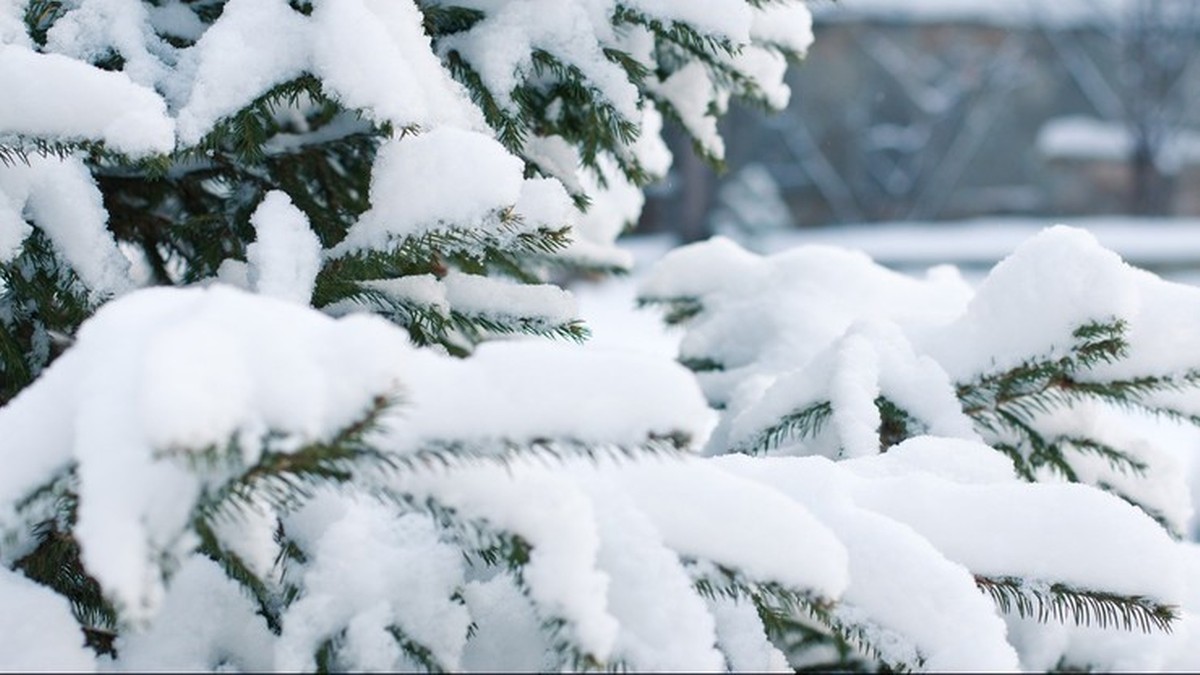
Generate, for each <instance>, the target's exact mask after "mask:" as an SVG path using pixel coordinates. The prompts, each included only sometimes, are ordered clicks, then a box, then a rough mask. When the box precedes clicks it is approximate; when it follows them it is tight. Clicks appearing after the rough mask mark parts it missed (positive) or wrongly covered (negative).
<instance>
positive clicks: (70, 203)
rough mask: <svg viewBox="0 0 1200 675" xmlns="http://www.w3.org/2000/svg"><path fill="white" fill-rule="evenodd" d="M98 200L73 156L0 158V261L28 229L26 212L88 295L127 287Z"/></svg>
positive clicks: (95, 189) (16, 248) (125, 268)
mask: <svg viewBox="0 0 1200 675" xmlns="http://www.w3.org/2000/svg"><path fill="white" fill-rule="evenodd" d="M103 201H104V200H103V197H102V195H101V194H100V189H99V188H98V187H97V186H96V183H95V180H94V179H93V178H92V175H91V174H90V173H89V172H88V170H87V168H86V167H85V166H84V164H83V162H82V161H81V160H80V159H78V158H76V157H69V158H66V159H58V158H54V157H30V158H29V161H28V163H18V164H15V165H12V166H8V165H5V164H3V163H0V263H2V262H8V261H9V260H12V258H13V257H15V256H16V255H17V254H18V253H19V252H20V247H21V244H22V243H23V242H24V241H25V238H26V237H27V236H29V234H30V233H31V232H32V229H31V228H30V226H29V224H28V223H26V222H25V220H24V214H26V213H27V214H28V215H29V217H30V219H31V220H32V221H33V223H34V224H36V225H37V226H38V227H40V228H41V229H42V231H43V232H45V233H46V235H48V236H49V238H50V241H51V242H53V244H54V248H55V250H56V251H57V252H58V254H59V256H60V257H61V258H62V259H63V260H65V261H66V262H67V263H68V264H69V265H70V266H71V268H72V269H74V270H75V273H76V274H78V275H79V278H80V279H81V280H82V281H83V282H84V283H85V284H86V285H87V286H88V288H90V289H91V290H92V292H93V293H94V294H96V295H106V294H117V293H121V292H124V291H126V290H129V289H130V288H131V287H132V286H133V281H132V280H131V279H130V272H129V261H128V260H126V259H125V257H124V256H122V255H121V252H120V251H119V250H118V249H117V244H116V241H114V240H113V236H112V234H111V233H110V232H109V231H108V212H107V211H105V210H104V204H103Z"/></svg>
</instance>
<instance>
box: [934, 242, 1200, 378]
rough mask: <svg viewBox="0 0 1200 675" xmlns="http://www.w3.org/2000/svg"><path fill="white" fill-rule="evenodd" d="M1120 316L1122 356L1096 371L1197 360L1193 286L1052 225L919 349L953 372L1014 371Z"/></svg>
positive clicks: (1136, 371) (1174, 368) (1156, 369)
mask: <svg viewBox="0 0 1200 675" xmlns="http://www.w3.org/2000/svg"><path fill="white" fill-rule="evenodd" d="M1111 319H1120V320H1123V321H1125V322H1126V324H1127V326H1128V333H1127V336H1126V337H1127V339H1128V341H1129V349H1130V352H1129V355H1128V358H1125V359H1122V360H1120V361H1116V362H1113V363H1111V364H1104V365H1101V366H1099V367H1098V368H1097V369H1096V370H1095V371H1094V372H1095V374H1096V376H1097V377H1111V378H1119V377H1135V376H1141V375H1158V374H1168V373H1173V372H1181V371H1186V370H1188V369H1190V368H1195V367H1197V366H1200V355H1196V353H1195V350H1194V345H1195V344H1196V340H1198V339H1200V291H1198V290H1196V289H1195V288H1194V287H1192V286H1185V285H1182V284H1177V283H1172V282H1169V281H1164V280H1162V279H1160V278H1158V277H1157V276H1155V275H1153V274H1151V273H1149V272H1146V271H1144V270H1139V269H1137V268H1135V267H1132V266H1130V265H1128V264H1127V263H1125V262H1124V261H1122V260H1121V258H1120V256H1118V255H1117V254H1116V253H1113V252H1112V251H1109V250H1108V249H1106V248H1104V247H1103V246H1101V245H1100V244H1099V242H1097V241H1096V239H1095V237H1094V236H1093V235H1091V234H1090V233H1088V232H1086V231H1085V230H1080V229H1076V228H1071V227H1066V226H1062V225H1059V226H1056V227H1052V228H1049V229H1047V230H1044V231H1043V232H1042V233H1041V234H1039V235H1037V236H1036V237H1033V238H1031V239H1030V240H1028V241H1026V242H1025V243H1024V244H1022V245H1021V246H1019V247H1017V249H1016V251H1014V252H1013V253H1012V255H1010V256H1009V257H1007V258H1006V259H1004V260H1003V261H1001V262H1000V264H998V265H997V266H996V267H995V269H993V270H992V272H991V273H990V274H989V275H988V276H987V278H986V279H985V280H984V281H983V282H982V283H981V284H980V285H979V289H978V291H977V292H976V294H975V297H974V298H972V300H971V302H970V305H969V306H968V307H967V309H966V311H965V312H964V313H963V316H962V317H960V318H958V319H956V320H955V321H954V322H953V323H952V324H951V325H949V326H946V328H945V329H944V330H942V331H939V332H938V333H931V334H929V336H928V338H927V341H926V346H925V349H926V350H928V351H929V352H930V353H931V354H933V355H934V356H935V357H936V358H937V359H938V361H939V362H940V363H942V364H943V366H944V367H945V368H946V370H947V371H948V372H949V373H950V374H951V375H952V376H954V377H956V378H964V377H970V376H974V375H977V374H979V373H982V372H989V371H997V370H1003V369H1006V368H1011V367H1013V366H1015V365H1017V364H1018V363H1019V361H1020V360H1021V359H1023V358H1027V357H1028V356H1030V355H1035V354H1036V355H1047V356H1050V357H1058V356H1061V355H1063V353H1064V350H1065V348H1067V347H1068V346H1069V344H1070V340H1069V337H1070V335H1071V333H1072V331H1074V330H1075V329H1076V328H1078V327H1080V326H1082V325H1084V324H1086V323H1088V322H1092V321H1106V320H1111Z"/></svg>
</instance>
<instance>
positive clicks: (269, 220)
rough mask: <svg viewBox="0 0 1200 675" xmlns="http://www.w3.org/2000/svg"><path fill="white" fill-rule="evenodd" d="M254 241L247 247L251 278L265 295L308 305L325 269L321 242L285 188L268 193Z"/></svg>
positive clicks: (257, 216)
mask: <svg viewBox="0 0 1200 675" xmlns="http://www.w3.org/2000/svg"><path fill="white" fill-rule="evenodd" d="M250 224H251V225H253V226H254V230H255V239H254V243H252V244H250V245H249V246H247V247H246V262H248V263H249V266H250V269H249V281H250V283H251V284H252V285H253V287H254V289H255V290H257V291H258V292H259V293H262V294H263V295H269V296H271V297H275V298H281V299H283V300H291V301H292V302H298V303H301V304H304V305H307V304H308V302H309V301H310V300H311V299H312V291H313V283H314V282H315V281H316V278H317V273H318V272H320V271H321V242H320V240H318V239H317V235H316V234H315V233H314V232H313V231H312V229H311V228H310V227H309V224H308V218H307V217H305V215H304V212H302V211H301V210H300V209H298V208H296V206H295V205H294V204H292V200H291V199H289V198H288V196H287V195H286V194H284V193H282V192H279V191H274V192H269V193H267V196H266V197H264V198H263V201H262V203H261V204H259V205H258V208H257V209H255V210H254V214H253V215H251V216H250Z"/></svg>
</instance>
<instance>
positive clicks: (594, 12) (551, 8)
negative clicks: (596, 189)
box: [441, 0, 728, 119]
mask: <svg viewBox="0 0 1200 675" xmlns="http://www.w3.org/2000/svg"><path fill="white" fill-rule="evenodd" d="M725 1H726V2H728V0H725ZM593 4H597V5H598V4H601V3H590V2H581V1H579V0H570V1H563V0H526V1H525V2H503V1H497V0H470V1H467V2H463V3H461V5H462V6H465V7H472V8H476V9H481V10H483V11H484V12H485V14H486V15H485V17H484V18H483V19H482V20H481V21H479V22H478V23H477V24H475V25H474V26H472V27H471V28H470V29H469V30H467V31H464V32H462V33H459V34H456V35H452V36H449V37H448V38H447V39H445V40H444V41H443V43H442V46H441V49H442V52H443V53H447V52H449V51H456V52H458V53H459V54H460V55H461V57H462V58H463V59H464V60H465V61H466V62H467V63H468V64H469V65H470V66H471V67H472V68H473V69H474V70H475V71H476V72H477V73H478V74H479V76H480V77H481V78H482V79H483V81H484V83H485V84H486V85H487V87H488V89H489V90H490V91H492V92H494V93H495V94H496V95H497V98H498V103H499V104H500V105H501V106H503V107H505V108H507V109H508V111H509V112H510V113H515V112H516V103H515V101H513V99H512V92H513V90H514V89H515V88H516V87H517V86H518V84H520V83H521V80H522V79H524V78H526V77H532V76H533V75H534V72H535V66H534V61H533V55H532V53H533V51H534V50H540V51H543V52H545V53H547V54H550V55H553V56H554V57H555V58H556V59H558V60H559V61H561V62H562V63H563V64H564V65H566V66H569V67H574V68H575V69H577V70H578V72H580V73H581V74H582V75H583V77H585V78H586V79H587V80H588V81H589V83H590V84H591V85H592V86H593V87H595V91H596V92H597V93H598V94H599V95H600V99H601V101H602V102H604V103H607V104H609V105H611V106H613V108H614V109H615V110H616V111H617V112H618V113H619V114H620V115H621V116H622V117H625V118H626V119H636V116H637V109H638V92H637V87H635V86H634V85H633V84H632V83H631V82H629V79H628V77H627V75H626V74H625V71H624V70H622V69H621V67H620V66H618V65H617V64H615V63H612V62H611V61H609V60H608V59H607V58H605V56H604V52H603V47H604V46H605V43H606V42H607V41H608V40H609V39H610V33H611V31H612V26H611V24H610V23H609V19H608V15H607V14H606V13H603V11H602V10H601V9H600V8H599V7H594V6H593V7H589V5H593ZM604 4H607V3H604Z"/></svg>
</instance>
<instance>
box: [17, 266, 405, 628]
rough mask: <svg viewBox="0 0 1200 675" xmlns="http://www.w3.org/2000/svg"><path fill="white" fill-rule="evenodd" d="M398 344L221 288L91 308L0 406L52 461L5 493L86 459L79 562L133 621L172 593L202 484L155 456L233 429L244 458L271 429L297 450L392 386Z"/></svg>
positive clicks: (372, 325) (199, 446)
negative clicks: (64, 345)
mask: <svg viewBox="0 0 1200 675" xmlns="http://www.w3.org/2000/svg"><path fill="white" fill-rule="evenodd" d="M281 335H282V336H286V339H280V337H281ZM404 343H405V340H404V339H403V338H402V337H400V336H399V335H397V333H396V329H395V328H393V327H391V326H389V325H387V324H385V322H383V321H382V320H379V319H375V318H371V317H361V316H359V317H348V318H346V319H343V320H341V321H338V322H334V321H332V320H330V319H328V318H325V317H323V316H321V315H319V314H317V313H315V312H312V311H311V310H308V309H304V308H300V307H297V306H295V305H292V304H291V303H285V302H279V301H272V300H269V299H267V298H262V297H257V296H250V295H246V294H242V293H239V292H236V291H233V290H231V289H227V288H222V287H212V288H209V289H189V290H176V289H151V290H145V291H141V292H138V293H133V294H130V295H127V296H125V297H124V298H123V299H122V300H120V301H116V302H111V303H109V304H107V305H105V306H104V307H103V308H102V309H101V310H100V311H99V312H97V314H96V315H95V317H94V318H93V319H92V320H90V321H89V322H87V323H86V324H85V325H84V326H83V327H82V328H81V329H80V331H79V335H78V346H77V347H76V348H75V349H73V350H71V351H70V352H69V353H68V354H67V355H65V356H64V357H62V358H61V359H59V360H58V361H56V362H55V364H54V365H53V366H52V367H51V368H50V370H49V372H48V373H47V375H46V377H44V378H43V379H41V380H39V383H38V384H37V385H36V386H34V387H32V388H31V389H29V390H27V392H25V393H23V395H22V396H21V397H19V398H18V399H17V400H16V401H14V402H13V403H12V404H10V405H9V406H7V407H5V408H4V409H2V410H0V430H3V432H2V435H3V436H4V437H6V438H22V437H28V438H29V439H30V443H29V446H32V447H35V448H41V449H42V454H41V456H42V458H43V459H42V461H41V462H40V463H30V464H31V466H29V468H30V469H31V470H30V471H28V472H11V473H8V474H7V475H6V480H5V481H4V484H3V485H0V502H2V503H5V504H9V503H11V502H12V500H13V499H14V497H15V496H17V495H21V494H24V493H27V492H28V491H29V490H31V489H33V488H35V487H37V486H38V485H41V484H43V483H45V482H46V481H47V480H48V479H49V478H50V477H51V474H52V472H54V471H57V470H59V469H60V468H61V467H63V466H65V465H66V463H68V462H71V461H75V462H78V470H77V471H78V475H79V483H80V484H79V494H80V499H81V506H80V509H79V524H78V527H77V529H76V535H77V536H78V538H79V541H80V544H81V546H82V550H83V554H82V555H83V559H84V561H85V563H86V564H87V565H88V569H89V570H90V571H91V572H92V573H93V574H94V575H95V576H96V578H97V579H98V580H99V581H100V583H101V584H102V585H103V586H104V587H105V589H106V590H108V591H109V592H110V593H111V594H112V597H113V599H114V600H115V601H117V602H118V604H120V605H121V606H122V607H124V608H125V609H126V611H128V612H129V614H130V616H131V617H134V618H144V617H147V616H149V615H151V614H152V613H153V612H154V610H155V609H156V608H157V607H158V605H159V604H160V602H161V601H162V594H163V586H162V579H161V578H158V574H157V573H156V572H155V570H154V563H153V562H152V561H153V559H154V557H155V556H164V557H165V558H166V559H168V560H169V559H171V558H172V557H173V556H178V555H180V554H181V552H182V551H184V550H186V549H187V547H188V546H190V542H189V540H188V539H187V538H186V537H183V536H182V535H183V531H184V528H185V527H186V525H187V523H188V521H189V518H190V513H189V512H190V508H191V503H192V502H193V501H194V499H195V498H196V497H197V496H198V494H199V490H200V489H201V485H202V482H201V481H202V476H198V475H196V474H194V473H192V472H191V471H189V470H188V469H187V467H186V464H184V463H180V462H175V461H161V458H162V457H163V455H160V453H166V456H167V457H170V456H172V455H173V454H174V453H189V452H202V451H203V449H204V448H205V447H213V448H218V447H223V446H224V445H225V443H226V442H227V441H229V440H231V439H233V438H236V439H237V440H238V441H239V452H240V453H243V454H242V455H241V456H240V457H235V458H230V461H231V462H233V465H232V466H237V465H239V464H242V462H250V463H252V462H254V461H256V460H257V453H258V452H259V451H260V448H261V447H262V445H261V444H262V443H263V441H264V435H265V434H266V433H267V432H268V431H269V430H273V431H277V432H281V433H282V434H283V435H284V436H285V438H286V439H287V440H288V441H290V442H291V443H292V444H293V446H292V447H295V445H298V444H300V443H303V442H306V441H308V442H311V441H314V440H318V439H321V438H325V437H327V436H328V435H330V434H332V433H333V432H334V431H336V430H337V429H339V428H342V427H344V426H346V425H348V424H349V423H350V422H352V421H354V420H355V419H356V418H357V417H358V416H360V415H361V414H362V411H363V410H365V409H367V408H368V407H369V405H370V403H371V400H372V397H374V396H377V395H386V394H388V393H390V392H391V391H392V389H393V387H394V386H395V385H396V370H395V368H394V367H393V366H389V364H395V363H396V360H395V359H396V356H395V354H396V352H397V346H400V347H403V346H404ZM129 375H132V377H131V376H129ZM27 419H40V420H42V424H46V420H55V421H54V422H53V423H52V424H50V425H49V427H50V428H51V429H52V430H53V429H55V428H60V430H56V431H53V432H52V433H47V432H45V431H43V432H40V433H39V432H37V431H35V430H27V429H24V425H25V424H27V423H26V422H25V420H27ZM31 434H33V435H31ZM6 447H7V448H20V447H23V446H22V445H17V446H6ZM25 447H28V446H25ZM286 447H287V446H286V445H285V444H280V447H278V448H277V449H286ZM12 452H16V450H15V449H14V450H12ZM22 466H26V464H25V463H22ZM10 517H11V516H10ZM181 537H182V538H181ZM152 552H153V555H152Z"/></svg>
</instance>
